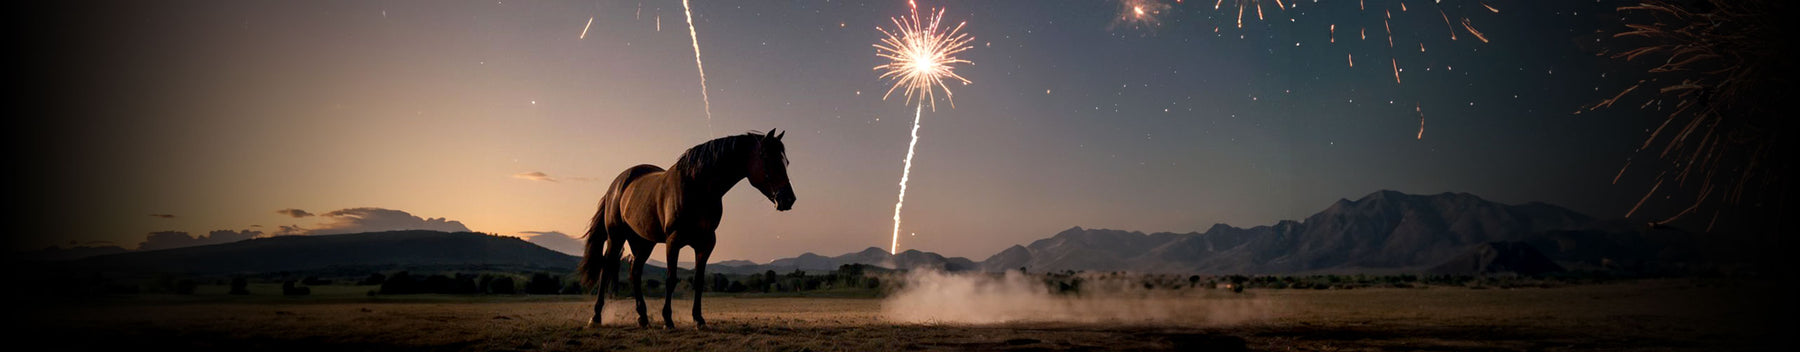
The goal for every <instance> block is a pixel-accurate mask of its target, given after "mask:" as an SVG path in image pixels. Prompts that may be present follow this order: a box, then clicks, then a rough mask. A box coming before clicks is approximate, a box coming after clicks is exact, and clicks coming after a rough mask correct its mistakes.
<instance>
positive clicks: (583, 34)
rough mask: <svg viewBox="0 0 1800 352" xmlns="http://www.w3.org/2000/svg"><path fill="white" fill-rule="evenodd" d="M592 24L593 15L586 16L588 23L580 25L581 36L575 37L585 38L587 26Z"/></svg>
mask: <svg viewBox="0 0 1800 352" xmlns="http://www.w3.org/2000/svg"><path fill="white" fill-rule="evenodd" d="M593 26H594V16H588V23H587V25H583V26H581V37H580V38H577V39H587V31H588V28H589V27H593Z"/></svg>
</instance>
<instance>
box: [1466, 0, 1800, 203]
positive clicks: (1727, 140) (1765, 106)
mask: <svg viewBox="0 0 1800 352" xmlns="http://www.w3.org/2000/svg"><path fill="white" fill-rule="evenodd" d="M1782 4H1783V2H1780V1H1723V0H1707V1H1698V2H1692V3H1685V2H1684V3H1674V2H1664V1H1647V2H1644V3H1640V4H1636V5H1632V6H1624V7H1619V8H1618V11H1619V12H1620V13H1621V14H1623V15H1625V17H1624V19H1625V20H1626V23H1625V25H1624V26H1623V27H1622V28H1619V29H1618V30H1617V31H1616V32H1614V33H1612V34H1611V37H1612V38H1613V40H1615V41H1616V43H1614V44H1616V45H1619V46H1620V49H1622V50H1621V51H1616V52H1614V51H1611V50H1607V51H1603V52H1601V55H1603V56H1609V57H1611V58H1613V59H1618V60H1623V61H1632V60H1636V59H1640V58H1646V59H1650V60H1654V61H1653V62H1659V63H1660V64H1658V65H1655V66H1653V67H1651V68H1649V69H1648V70H1646V72H1644V73H1645V75H1644V76H1645V77H1646V78H1644V79H1641V80H1638V81H1636V82H1634V83H1633V84H1631V85H1630V86H1628V87H1626V88H1624V89H1623V90H1621V91H1619V92H1618V93H1617V94H1614V95H1612V96H1611V97H1609V98H1606V99H1603V100H1600V101H1599V102H1596V103H1594V104H1590V105H1587V106H1584V107H1583V108H1582V110H1577V111H1576V113H1581V112H1582V111H1583V110H1585V111H1592V110H1598V109H1601V108H1607V107H1611V106H1612V105H1613V104H1614V103H1617V102H1619V101H1620V100H1623V99H1626V98H1628V97H1642V98H1643V99H1644V103H1643V104H1642V105H1640V106H1639V108H1640V109H1652V108H1654V109H1656V110H1658V111H1662V110H1663V109H1664V107H1665V104H1669V105H1673V106H1672V107H1670V109H1669V110H1668V111H1669V112H1668V114H1667V115H1664V116H1662V117H1661V119H1662V122H1661V123H1660V124H1659V126H1657V127H1656V128H1655V129H1654V130H1653V131H1651V132H1650V133H1649V136H1648V137H1646V138H1645V140H1644V143H1643V144H1642V146H1640V147H1639V149H1638V151H1645V150H1647V149H1650V148H1651V147H1653V146H1655V145H1657V144H1658V143H1660V144H1661V145H1662V148H1661V150H1660V152H1657V158H1658V159H1661V161H1662V163H1654V162H1652V163H1650V164H1652V165H1653V166H1652V167H1656V166H1661V168H1662V170H1661V171H1660V172H1658V173H1657V174H1656V176H1655V177H1654V178H1653V179H1654V180H1655V181H1656V182H1655V185H1653V186H1651V187H1650V189H1649V191H1647V192H1645V194H1644V196H1643V198H1641V199H1639V200H1638V202H1637V204H1635V205H1633V206H1632V208H1631V210H1629V211H1627V212H1626V214H1625V216H1626V217H1631V216H1633V215H1635V214H1637V213H1638V211H1639V210H1640V208H1641V207H1643V206H1644V204H1645V203H1646V202H1647V201H1649V200H1650V199H1653V198H1655V197H1654V196H1655V195H1657V194H1658V192H1659V191H1668V190H1675V191H1673V192H1670V193H1678V192H1685V193H1682V194H1665V195H1664V197H1663V198H1664V199H1691V201H1692V203H1691V204H1690V205H1688V206H1687V207H1686V208H1683V209H1680V210H1678V211H1676V212H1675V213H1674V214H1673V215H1669V216H1666V217H1662V218H1660V219H1656V220H1652V221H1651V222H1650V223H1651V224H1652V225H1666V224H1669V223H1671V222H1674V221H1676V220H1679V219H1682V218H1683V217H1685V216H1688V215H1691V214H1694V213H1695V212H1696V211H1699V210H1700V208H1702V207H1703V206H1713V205H1718V206H1732V205H1736V204H1739V203H1741V202H1744V201H1745V200H1746V199H1744V198H1745V196H1747V195H1748V196H1752V197H1757V196H1762V197H1765V199H1767V198H1768V197H1774V198H1777V199H1778V198H1779V197H1781V196H1783V195H1785V194H1782V193H1781V192H1791V191H1788V190H1783V189H1764V188H1766V187H1767V186H1768V185H1769V184H1770V183H1772V182H1774V181H1773V180H1776V179H1779V178H1780V177H1781V176H1784V175H1781V174H1780V173H1781V171H1783V170H1785V168H1786V167H1787V166H1786V165H1784V162H1783V160H1790V159H1791V156H1789V155H1786V154H1785V150H1786V149H1784V148H1779V147H1777V146H1776V144H1777V143H1776V142H1777V141H1778V140H1779V139H1780V137H1779V133H1778V132H1779V131H1780V129H1777V128H1770V127H1769V126H1778V125H1781V122H1779V121H1781V118H1782V117H1785V116H1786V114H1784V113H1780V112H1777V111H1778V109H1782V108H1785V105H1783V104H1769V103H1768V102H1770V101H1773V100H1774V99H1778V97H1781V96H1783V94H1782V93H1777V92H1780V91H1781V90H1782V89H1783V88H1784V87H1785V84H1783V83H1780V82H1778V81H1779V79H1775V78H1772V77H1774V76H1777V75H1772V74H1770V71H1771V70H1773V68H1772V65H1776V64H1778V63H1779V61H1777V60H1779V59H1775V58H1777V57H1780V55H1779V53H1780V51H1779V49H1777V48H1776V46H1774V45H1772V44H1771V43H1772V42H1774V41H1779V39H1770V38H1780V37H1782V35H1781V32H1780V31H1779V29H1781V28H1783V26H1782V25H1780V23H1781V21H1782V20H1783V19H1785V18H1784V16H1783V14H1782V13H1781V11H1778V10H1776V9H1777V8H1779V7H1780V6H1781V5H1782ZM1489 9H1490V10H1492V8H1491V7H1490V8H1489ZM1634 93H1636V94H1637V95H1634ZM1643 95H1648V96H1647V97H1643ZM1632 165H1633V163H1632V161H1631V160H1629V159H1628V160H1626V163H1625V166H1624V167H1622V168H1620V170H1619V174H1618V175H1617V176H1614V177H1613V182H1614V183H1617V182H1618V180H1619V179H1620V178H1623V177H1624V175H1625V172H1626V170H1627V169H1629V168H1631V167H1632ZM1695 177H1697V178H1698V183H1699V184H1698V185H1696V186H1692V187H1691V188H1690V187H1688V183H1687V181H1691V180H1694V178H1695ZM1666 181H1674V182H1673V183H1669V182H1666ZM1754 181H1761V183H1762V184H1757V183H1756V182H1754ZM1665 186H1668V187H1665ZM1759 190H1760V192H1759ZM1720 191H1723V192H1720ZM1746 191H1750V192H1746ZM1746 193H1748V194H1746ZM1677 196H1678V197H1680V198H1675V197H1677ZM1722 210H1723V209H1716V210H1714V211H1713V218H1712V220H1710V221H1708V223H1707V225H1706V229H1707V231H1711V230H1712V226H1713V224H1716V223H1717V221H1718V217H1719V214H1720V212H1722Z"/></svg>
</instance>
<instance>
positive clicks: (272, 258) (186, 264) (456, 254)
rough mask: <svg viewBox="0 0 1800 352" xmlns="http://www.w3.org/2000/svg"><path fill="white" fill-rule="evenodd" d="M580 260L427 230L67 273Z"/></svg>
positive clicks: (256, 246)
mask: <svg viewBox="0 0 1800 352" xmlns="http://www.w3.org/2000/svg"><path fill="white" fill-rule="evenodd" d="M579 261H580V258H577V257H575V256H570V255H567V254H563V253H560V252H556V251H552V250H549V249H546V248H544V247H540V246H538V245H535V244H532V243H529V242H525V240H522V239H519V238H516V237H506V236H492V235H486V234H479V233H472V232H457V233H448V232H438V231H426V230H411V231H390V232H372V233H359V234H346V235H317V236H281V237H269V238H257V239H250V240H244V241H239V242H233V243H226V244H217V245H207V246H195V247H184V248H174V249H165V250H154V251H141V252H127V253H119V254H111V255H100V256H93V257H88V258H83V259H79V260H75V261H72V262H70V265H71V266H72V267H74V268H80V269H91V270H105V271H121V272H168V273H190V274H222V273H245V272H278V271H307V270H320V269H326V268H332V267H365V268H374V269H380V268H413V267H484V268H493V269H496V270H500V269H519V270H555V271H569V270H573V268H574V267H575V264H576V263H577V262H579Z"/></svg>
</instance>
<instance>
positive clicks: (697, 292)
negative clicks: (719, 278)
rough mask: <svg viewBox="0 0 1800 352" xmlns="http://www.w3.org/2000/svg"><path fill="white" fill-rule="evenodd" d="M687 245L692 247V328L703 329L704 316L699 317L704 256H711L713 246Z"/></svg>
mask: <svg viewBox="0 0 1800 352" xmlns="http://www.w3.org/2000/svg"><path fill="white" fill-rule="evenodd" d="M689 247H694V280H693V283H694V328H696V329H705V328H706V318H702V317H700V296H701V295H704V294H705V293H704V292H706V283H707V280H706V279H707V278H706V258H707V257H711V256H712V247H713V246H712V243H694V244H691V245H689ZM714 289H715V290H716V289H717V288H714Z"/></svg>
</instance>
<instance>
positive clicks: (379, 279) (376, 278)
mask: <svg viewBox="0 0 1800 352" xmlns="http://www.w3.org/2000/svg"><path fill="white" fill-rule="evenodd" d="M386 281H387V275H382V274H381V273H374V274H369V277H365V278H363V279H362V281H357V282H356V284H357V285H363V286H374V285H380V284H382V283H383V282H386Z"/></svg>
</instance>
